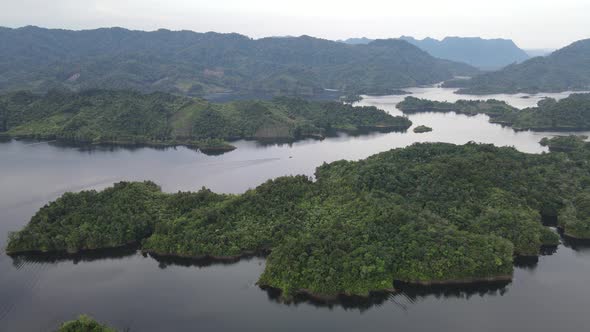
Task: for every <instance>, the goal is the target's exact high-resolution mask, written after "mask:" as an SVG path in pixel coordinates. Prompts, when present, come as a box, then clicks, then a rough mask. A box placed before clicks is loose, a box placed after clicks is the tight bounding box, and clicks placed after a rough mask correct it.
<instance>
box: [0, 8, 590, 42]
mask: <svg viewBox="0 0 590 332" xmlns="http://www.w3.org/2000/svg"><path fill="white" fill-rule="evenodd" d="M26 25H36V26H41V27H47V28H63V29H75V30H80V29H94V28H99V27H113V26H120V27H124V28H129V29H137V30H157V29H159V28H165V29H170V30H193V31H198V32H206V31H217V32H238V33H241V34H244V35H247V36H250V37H252V38H260V37H267V36H287V35H289V36H300V35H304V34H305V35H310V36H314V37H320V38H326V39H346V38H350V37H363V36H366V37H369V38H396V37H399V36H401V35H407V36H413V37H416V38H424V37H433V38H437V39H440V38H443V37H445V36H464V37H474V36H479V37H482V38H508V39H512V40H514V41H515V42H516V44H517V45H518V46H520V47H521V48H526V49H540V48H550V49H551V48H560V47H563V46H566V45H568V44H570V43H572V42H574V41H576V40H579V39H585V38H590V0H559V1H557V0H493V1H491V0H485V1H482V0H403V1H398V0H355V1H348V0H296V1H285V0H207V1H204V0H165V1H156V0H0V26H6V27H13V28H16V27H22V26H26Z"/></svg>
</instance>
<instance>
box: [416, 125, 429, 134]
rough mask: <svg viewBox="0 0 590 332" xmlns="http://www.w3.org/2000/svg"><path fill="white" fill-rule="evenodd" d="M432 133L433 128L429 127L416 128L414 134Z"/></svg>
mask: <svg viewBox="0 0 590 332" xmlns="http://www.w3.org/2000/svg"><path fill="white" fill-rule="evenodd" d="M430 131H432V128H430V127H428V126H424V125H422V126H417V127H416V128H414V132H415V133H417V134H421V133H427V132H430Z"/></svg>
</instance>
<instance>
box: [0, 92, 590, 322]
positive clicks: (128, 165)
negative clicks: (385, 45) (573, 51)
mask: <svg viewBox="0 0 590 332" xmlns="http://www.w3.org/2000/svg"><path fill="white" fill-rule="evenodd" d="M412 91H413V92H414V94H415V96H420V97H423V98H430V99H437V100H453V99H456V97H457V96H456V95H453V94H452V90H447V89H440V88H423V89H412ZM564 96H566V94H565V95H561V96H557V97H564ZM462 97H464V96H462ZM495 98H498V99H504V100H507V101H508V102H510V103H511V104H513V105H515V106H518V107H527V106H529V105H533V104H535V103H536V98H540V97H538V96H534V97H532V98H529V99H523V98H520V96H507V95H501V96H495ZM401 99H403V97H397V96H393V97H375V98H370V99H365V100H363V101H362V102H361V103H362V104H365V105H375V106H378V107H381V108H383V109H386V110H387V111H389V112H391V113H396V112H397V111H396V109H395V103H396V102H398V101H399V100H401ZM410 118H411V120H412V121H413V122H414V125H421V124H424V125H428V126H431V127H432V128H433V129H434V131H433V132H431V133H426V134H414V133H413V132H411V130H410V131H408V132H407V133H389V134H371V135H366V136H360V137H349V136H340V137H335V138H329V139H326V140H324V141H315V140H307V141H302V142H297V143H294V144H291V145H267V146H264V145H260V144H257V143H255V142H248V141H239V142H236V144H235V145H236V146H237V147H238V149H237V150H235V151H233V152H230V153H227V154H224V155H221V156H206V155H203V154H201V153H198V152H194V151H191V150H189V149H185V148H177V149H165V150H155V149H151V148H139V149H134V150H129V149H121V148H97V149H93V150H87V149H77V148H71V147H60V146H56V145H52V144H47V143H27V142H15V141H13V142H8V143H1V144H0V211H1V212H2V213H1V214H0V247H2V248H3V247H4V246H5V244H6V235H7V233H8V232H9V231H15V230H18V229H20V228H21V227H23V226H24V225H25V224H26V223H27V222H28V220H29V218H30V217H31V216H32V215H33V214H34V213H35V211H36V210H37V209H38V208H40V207H41V206H43V205H44V204H45V203H47V202H48V201H50V200H53V199H55V198H56V197H58V196H59V195H60V194H61V193H63V192H64V191H79V190H83V189H89V188H97V189H100V188H104V187H105V186H108V185H110V184H112V183H113V182H115V181H120V180H143V179H151V180H154V181H155V182H157V183H159V184H161V185H162V187H163V189H164V190H166V191H177V190H195V189H198V188H200V187H201V186H207V187H210V188H212V189H213V190H215V191H220V192H234V193H237V192H243V191H244V190H246V189H247V188H250V187H254V186H256V185H258V184H260V183H262V182H264V181H265V180H267V179H269V178H273V177H277V176H281V175H288V174H308V175H313V171H314V169H315V167H316V166H318V165H320V164H321V163H322V162H330V161H334V160H338V159H351V160H355V159H360V158H365V157H367V156H369V155H372V154H374V153H378V152H381V151H386V150H388V149H391V148H395V147H403V146H407V145H409V144H411V143H413V142H419V141H420V142H421V141H444V142H451V143H465V142H468V141H476V142H487V143H494V144H497V145H507V146H515V147H516V148H518V149H519V150H522V151H525V152H530V153H540V152H543V151H544V150H545V149H544V148H543V147H541V146H540V145H539V144H538V141H539V140H540V139H541V138H542V137H544V136H547V135H551V133H530V132H519V133H515V132H514V131H512V130H511V129H509V128H502V127H501V126H499V125H493V124H489V123H488V122H487V117H485V116H475V117H467V116H463V115H455V114H417V115H412V116H411V117H410ZM263 269H264V259H262V258H252V259H249V260H242V261H240V262H238V263H234V264H227V265H220V264H217V265H216V264H213V265H208V266H207V265H204V264H201V265H194V264H193V265H190V264H184V265H179V264H176V263H170V262H159V261H157V260H155V259H153V258H151V257H144V256H142V255H140V254H138V253H136V252H135V251H134V250H133V249H129V250H125V251H121V252H117V253H116V254H108V255H101V256H94V257H89V256H86V257H83V258H81V259H76V260H72V259H63V260H59V259H56V260H53V261H48V260H40V259H12V258H10V257H7V256H6V255H4V254H3V253H2V254H0V331H49V330H52V329H54V328H55V327H56V326H57V325H58V324H59V322H61V321H64V320H68V319H71V318H73V317H75V316H76V315H78V314H79V313H88V314H91V315H92V316H94V317H95V318H97V319H99V320H100V321H103V322H105V323H108V324H110V325H112V326H114V327H116V328H119V329H126V328H129V329H130V330H131V331H165V330H168V331H171V330H178V331H191V330H195V331H238V330H240V331H250V330H252V331H278V330H280V331H284V330H293V331H299V330H303V329H313V330H340V331H342V330H345V331H358V330H364V331H384V330H397V331H423V330H434V329H436V330H439V331H498V330H510V331H528V330H536V331H587V330H588V325H590V317H589V316H588V304H589V303H590V288H589V287H588V281H589V280H590V277H589V276H590V249H588V247H585V246H583V245H582V246H580V245H576V246H572V245H571V244H567V245H565V244H564V245H560V246H559V247H558V249H557V251H556V252H555V253H553V254H552V255H549V256H542V257H540V259H539V260H538V262H536V263H528V264H523V265H519V267H517V268H516V270H515V274H514V280H513V281H512V282H511V283H509V284H505V285H495V286H493V287H489V286H486V287H484V286H477V287H475V286H474V287H468V288H466V287H461V288H442V289H426V290H425V289H420V290H411V289H406V290H404V292H402V293H400V294H396V295H390V296H374V297H371V298H370V299H368V300H365V301H352V300H347V301H344V302H341V303H333V304H330V305H327V304H319V303H311V302H309V301H307V300H305V299H301V301H300V302H298V303H297V304H290V305H288V304H283V303H280V302H278V301H277V300H276V297H275V294H270V293H267V292H266V291H263V290H261V289H259V288H258V287H257V286H256V285H255V282H256V280H257V278H258V276H259V274H260V273H261V271H262V270H263Z"/></svg>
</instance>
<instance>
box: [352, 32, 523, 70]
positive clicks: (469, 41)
mask: <svg viewBox="0 0 590 332" xmlns="http://www.w3.org/2000/svg"><path fill="white" fill-rule="evenodd" d="M399 39H401V40H405V41H407V42H409V43H411V44H413V45H415V46H417V47H419V48H420V49H422V50H424V51H426V52H428V53H429V54H430V55H432V56H434V57H437V58H440V59H446V60H451V61H456V62H462V63H466V64H469V65H471V66H474V67H477V68H479V69H483V70H495V69H500V68H502V67H504V66H507V65H509V64H512V63H515V62H522V61H524V60H526V59H528V58H529V57H530V56H529V55H528V54H527V53H526V52H525V51H523V50H521V49H520V48H518V46H516V44H514V42H513V41H512V40H509V39H482V38H478V37H475V38H466V37H446V38H445V39H443V40H436V39H433V38H425V39H421V40H419V39H415V38H413V37H408V36H401V37H400V38H399ZM372 41H373V40H372V39H369V38H365V37H362V38H349V39H346V40H342V41H341V42H343V43H346V44H350V45H361V44H369V43H370V42H372Z"/></svg>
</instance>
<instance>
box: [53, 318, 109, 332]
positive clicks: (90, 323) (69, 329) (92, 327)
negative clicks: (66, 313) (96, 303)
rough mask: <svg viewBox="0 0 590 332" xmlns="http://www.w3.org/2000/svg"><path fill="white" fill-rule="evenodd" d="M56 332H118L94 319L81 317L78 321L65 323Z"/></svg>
mask: <svg viewBox="0 0 590 332" xmlns="http://www.w3.org/2000/svg"><path fill="white" fill-rule="evenodd" d="M56 332H117V330H115V329H112V328H110V327H108V326H106V325H103V324H100V323H99V322H97V321H96V320H94V319H93V318H92V317H89V316H87V315H80V316H79V317H78V319H76V320H71V321H67V322H65V323H63V324H62V325H61V326H60V327H59V329H58V330H57V331H56Z"/></svg>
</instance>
